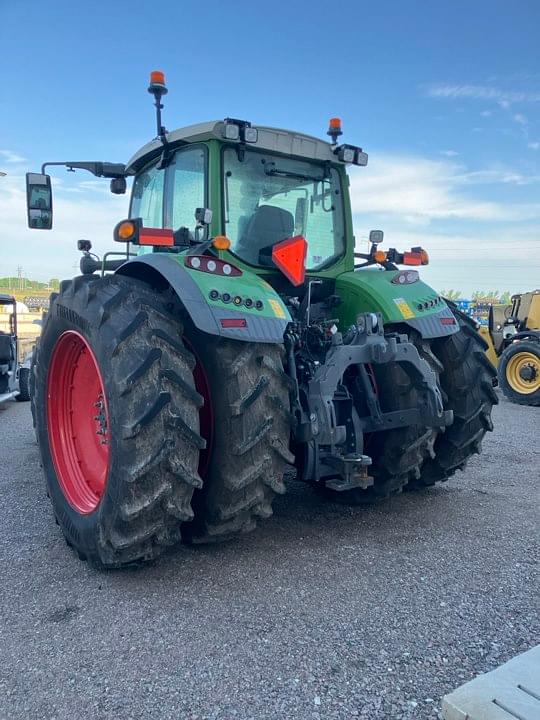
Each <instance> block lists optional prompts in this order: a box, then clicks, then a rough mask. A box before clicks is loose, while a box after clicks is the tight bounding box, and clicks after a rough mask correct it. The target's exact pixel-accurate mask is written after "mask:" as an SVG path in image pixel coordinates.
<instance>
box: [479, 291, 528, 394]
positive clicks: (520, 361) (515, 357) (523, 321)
mask: <svg viewBox="0 0 540 720" xmlns="http://www.w3.org/2000/svg"><path fill="white" fill-rule="evenodd" d="M480 333H481V335H482V337H483V338H484V340H485V341H486V342H487V344H488V349H487V350H486V355H487V356H488V358H489V360H490V361H491V362H492V363H493V365H495V367H497V373H498V376H499V385H500V387H501V389H502V391H503V392H504V394H505V395H506V397H507V398H508V399H509V400H511V401H512V402H516V403H519V404H521V405H540V290H533V291H532V292H528V293H522V294H520V295H513V296H512V304H511V305H492V306H491V307H490V311H489V318H488V327H485V326H483V327H481V328H480Z"/></svg>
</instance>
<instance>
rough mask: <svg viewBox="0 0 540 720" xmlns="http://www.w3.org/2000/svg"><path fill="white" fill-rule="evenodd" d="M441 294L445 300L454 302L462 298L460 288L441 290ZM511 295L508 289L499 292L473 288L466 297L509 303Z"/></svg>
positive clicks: (483, 302) (498, 303)
mask: <svg viewBox="0 0 540 720" xmlns="http://www.w3.org/2000/svg"><path fill="white" fill-rule="evenodd" d="M441 295H442V296H443V297H444V298H447V300H453V301H454V302H455V301H456V300H462V299H463V298H462V292H461V290H441ZM511 297H512V294H511V293H510V292H509V291H508V290H506V291H505V292H500V291H499V290H488V291H486V290H475V291H474V292H473V294H472V295H471V297H470V298H466V299H467V300H469V299H470V300H472V301H473V302H475V303H482V304H487V303H490V304H491V305H510V303H511V302H512V300H511Z"/></svg>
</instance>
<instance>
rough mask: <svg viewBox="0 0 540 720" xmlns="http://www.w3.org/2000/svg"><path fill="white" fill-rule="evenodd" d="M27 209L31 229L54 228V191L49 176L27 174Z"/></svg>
mask: <svg viewBox="0 0 540 720" xmlns="http://www.w3.org/2000/svg"><path fill="white" fill-rule="evenodd" d="M26 209H27V213H28V227H29V228H32V229H33V230H50V229H51V228H52V218H53V212H52V189H51V178H50V176H49V175H41V174H38V173H26Z"/></svg>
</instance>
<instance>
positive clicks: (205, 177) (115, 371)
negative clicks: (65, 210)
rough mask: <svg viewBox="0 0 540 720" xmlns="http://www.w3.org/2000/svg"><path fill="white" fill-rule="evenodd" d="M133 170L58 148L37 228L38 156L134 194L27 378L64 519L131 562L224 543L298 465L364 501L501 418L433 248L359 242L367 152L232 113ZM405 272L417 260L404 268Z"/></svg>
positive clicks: (167, 142) (95, 548) (300, 473)
mask: <svg viewBox="0 0 540 720" xmlns="http://www.w3.org/2000/svg"><path fill="white" fill-rule="evenodd" d="M148 89H149V91H150V92H151V93H152V94H153V95H154V98H155V105H156V110H157V137H156V138H155V139H154V140H153V141H152V142H150V143H148V144H147V145H145V146H144V147H143V148H142V149H141V150H139V152H137V153H136V154H135V155H134V156H133V157H132V158H131V160H129V162H128V163H127V164H126V165H123V164H115V163H104V162H61V163H46V164H45V165H44V166H43V167H42V170H41V173H39V174H37V173H36V174H29V175H28V176H27V204H28V220H29V225H30V227H34V228H42V229H48V228H50V227H51V226H52V193H51V181H50V177H49V176H48V175H47V174H45V168H46V166H47V165H64V166H66V167H67V168H68V169H84V170H88V171H90V172H92V173H93V174H94V175H96V176H98V177H106V178H110V180H111V190H112V192H115V193H122V192H126V187H127V183H126V180H127V178H129V177H132V178H133V184H132V193H131V204H130V210H129V218H128V219H127V220H124V221H122V222H120V223H119V224H118V225H117V226H116V228H115V230H114V240H115V241H117V242H119V243H122V250H121V252H117V253H107V254H106V255H105V256H104V257H103V258H98V257H97V256H95V255H93V254H92V252H91V243H90V242H89V241H86V240H83V241H79V243H78V247H79V250H80V251H82V253H83V255H82V259H81V274H80V275H79V276H78V277H75V278H73V279H71V280H65V281H63V282H62V284H61V287H60V292H59V293H58V294H53V296H52V297H51V305H50V312H49V313H48V315H47V317H46V321H45V324H44V327H43V332H42V336H41V340H40V343H39V345H38V348H37V352H36V354H35V358H34V362H33V373H32V378H31V381H32V388H33V391H32V398H33V406H34V407H33V410H34V418H35V424H36V432H37V436H38V442H39V447H40V452H41V458H42V463H43V468H44V472H45V476H46V480H47V486H48V491H49V495H50V499H51V502H52V505H53V509H54V513H55V516H56V520H57V522H58V524H59V525H60V527H61V529H62V531H63V533H64V535H65V538H66V540H67V542H68V544H69V545H70V546H72V547H73V548H74V550H75V551H76V552H77V553H78V555H79V557H80V558H82V559H86V560H88V561H89V562H91V563H93V564H95V565H97V566H100V567H119V566H123V565H126V564H130V563H133V562H140V561H143V560H148V559H151V558H154V557H156V556H157V555H159V553H161V552H162V551H163V549H164V548H166V547H168V546H171V545H173V544H175V543H177V542H178V541H180V540H183V541H184V542H205V541H213V540H219V539H223V538H228V537H231V536H234V535H237V534H239V533H244V532H246V531H249V530H251V529H252V528H254V527H255V525H256V523H257V521H258V520H259V519H261V518H268V517H269V516H270V515H271V514H272V500H273V499H274V497H275V495H276V494H281V493H284V492H285V485H284V482H283V478H284V474H285V472H286V471H287V469H288V468H290V466H294V467H295V468H296V473H297V477H298V478H299V479H300V480H303V481H305V482H307V483H310V484H312V485H314V486H317V487H320V488H321V489H323V490H324V493H326V494H328V495H329V496H330V497H331V498H333V499H337V500H341V501H344V502H349V503H354V504H359V503H366V502H371V501H374V500H377V499H381V498H387V497H389V496H390V495H392V494H394V493H399V492H400V491H402V490H404V489H415V488H423V487H427V486H431V485H433V484H434V483H436V482H437V481H442V480H446V479H448V478H449V477H450V476H451V475H452V474H453V473H454V472H455V471H456V470H458V469H463V467H464V466H465V463H466V462H467V460H468V458H469V457H470V456H471V455H473V454H474V453H478V452H479V451H480V445H481V441H482V438H483V436H484V434H485V433H486V431H488V430H491V429H492V427H493V426H492V422H491V410H492V406H493V405H494V403H496V402H497V397H496V394H495V392H494V390H493V380H494V374H495V373H494V369H493V367H492V365H491V363H490V362H489V361H488V360H487V358H486V356H485V352H484V351H485V348H486V344H485V342H484V341H483V340H482V338H481V337H480V336H479V335H478V334H477V332H476V330H475V326H474V323H473V322H472V321H471V320H470V319H469V318H467V317H466V316H464V315H463V314H461V313H460V312H458V311H457V310H456V309H455V308H454V307H452V306H449V304H448V303H446V302H445V301H444V300H443V298H441V297H440V296H439V295H438V294H437V292H435V291H434V290H432V289H431V288H430V287H428V286H427V285H425V284H424V283H423V282H422V281H421V279H420V277H419V274H418V267H419V266H421V265H423V264H426V263H427V262H428V258H427V253H426V252H425V251H424V250H422V249H421V248H413V249H412V250H411V251H408V252H398V251H397V250H395V249H391V250H388V251H386V252H384V251H382V250H380V247H379V246H380V242H381V240H382V233H381V232H380V231H373V232H372V233H371V247H370V249H369V252H366V253H357V252H355V247H354V236H353V227H352V215H351V205H350V199H349V190H348V187H349V183H348V177H347V174H346V168H347V165H349V164H356V165H366V163H367V155H366V154H365V153H364V152H363V151H362V150H361V149H360V148H358V147H355V146H353V145H348V144H338V138H339V136H340V135H341V126H340V122H339V120H337V119H333V120H331V122H330V128H329V131H328V134H329V135H330V138H331V142H324V141H322V140H319V139H317V138H315V137H310V136H307V135H303V134H299V133H296V132H292V131H288V130H279V129H274V128H269V127H262V126H255V125H252V124H251V123H250V122H247V121H244V120H238V119H233V118H226V119H225V120H223V121H217V122H207V123H202V124H200V125H194V126H190V127H186V128H183V129H180V130H176V131H174V132H167V131H166V130H165V128H164V127H163V126H162V124H161V109H162V107H163V106H162V102H161V101H162V97H163V95H164V94H165V93H166V92H167V88H166V86H165V80H164V77H163V74H162V73H159V72H155V73H152V75H151V82H150V87H149V88H148ZM398 265H403V266H405V267H404V269H399V268H398Z"/></svg>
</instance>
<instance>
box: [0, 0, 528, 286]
mask: <svg viewBox="0 0 540 720" xmlns="http://www.w3.org/2000/svg"><path fill="white" fill-rule="evenodd" d="M539 27H540V3H538V2H536V1H535V0H531V1H530V2H527V1H523V0H517V1H514V2H512V3H510V2H507V1H506V0H505V1H504V2H502V1H500V0H491V1H490V2H484V1H483V0H478V1H474V0H469V1H468V2H462V1H460V0H453V1H452V2H445V3H443V2H428V1H425V2H420V1H418V0H417V1H411V2H406V1H402V2H397V1H396V2H389V1H388V0H380V1H379V2H377V3H367V2H334V3H328V2H321V1H320V0H312V1H311V2H295V0H289V2H281V1H277V2H272V3H264V4H263V3H260V2H256V1H254V2H252V3H238V2H236V3H234V2H225V1H222V2H214V1H213V0H207V2H204V3H201V2H191V0H189V1H177V2H170V1H168V0H163V1H162V2H161V3H148V2H136V0H132V1H131V2H125V1H124V0H120V1H117V2H102V1H101V0H94V2H92V3H84V4H83V3H80V2H73V0H72V1H71V2H63V1H62V0H49V2H48V3H43V2H39V3H38V2H34V1H33V0H27V1H26V2H24V3H23V2H14V1H13V0H0V49H1V53H2V62H1V63H0V87H1V88H2V90H1V91H0V170H4V171H5V172H7V173H8V175H7V177H5V178H0V230H1V240H0V242H1V245H0V275H3V274H8V273H9V274H15V273H16V267H17V265H18V264H21V265H22V266H23V267H24V270H25V272H26V273H27V274H28V275H31V276H33V277H39V278H41V279H47V278H48V277H51V276H55V277H58V276H60V277H62V276H68V275H70V274H73V272H74V270H73V265H74V263H75V262H76V261H77V260H78V257H77V252H76V250H75V241H76V240H77V239H78V238H80V237H88V238H90V239H91V240H92V241H93V242H94V246H95V247H96V248H97V249H98V250H104V249H106V248H107V247H110V246H111V232H112V228H113V226H114V224H115V223H116V222H117V220H119V219H121V218H122V217H124V216H125V215H126V209H127V200H126V198H124V197H113V196H111V195H110V194H109V193H108V186H107V182H106V181H97V182H96V181H95V179H94V178H92V176H90V175H88V174H84V173H77V174H75V175H73V174H66V173H65V172H63V171H59V172H58V173H56V174H55V177H54V183H55V229H54V230H53V231H52V232H50V233H45V232H36V231H33V232H31V231H29V230H27V229H26V221H25V215H24V182H23V176H24V172H26V171H27V170H30V169H31V170H37V169H38V168H39V166H40V165H41V163H42V162H43V161H44V160H63V159H72V160H76V159H82V160H111V161H118V162H121V161H125V160H126V159H127V158H128V157H129V156H130V155H131V154H132V153H133V152H134V151H135V150H136V149H137V148H138V147H139V146H140V145H142V144H143V143H145V142H146V141H147V140H149V139H150V138H151V137H152V136H153V134H154V117H153V111H152V106H151V98H150V96H149V95H148V93H147V92H146V86H147V78H148V73H149V71H150V70H152V69H162V70H164V71H165V72H166V74H167V83H168V86H169V94H168V95H167V97H166V98H165V101H166V108H165V115H164V121H165V124H166V126H167V127H168V128H169V129H174V128H176V127H181V126H182V125H186V124H190V123H193V122H198V121H201V120H207V119H214V118H220V117H224V116H226V115H231V116H236V117H245V118H247V119H250V120H252V121H253V122H254V123H259V124H263V125H273V126H278V127H286V128H291V129H296V130H299V131H302V132H306V133H309V134H314V135H318V136H321V137H325V132H326V128H327V121H328V118H329V117H330V116H334V115H337V116H340V117H342V118H343V123H344V130H345V137H344V139H345V140H346V141H349V142H351V143H355V144H359V145H362V146H363V147H364V149H365V150H366V151H367V152H368V153H369V155H370V161H369V165H368V167H367V168H361V169H356V170H354V171H353V172H352V173H351V174H352V183H351V191H352V199H353V209H354V213H355V218H354V220H355V232H356V237H357V244H359V245H361V243H362V242H364V240H363V238H365V237H366V236H367V234H368V232H369V230H370V229H371V228H382V229H383V230H385V232H386V238H385V244H386V245H387V246H399V247H401V248H404V247H406V246H410V245H411V244H422V245H423V246H424V247H427V248H428V250H429V251H430V254H431V258H432V263H431V265H430V266H429V268H427V269H426V272H425V273H424V275H425V278H426V280H427V281H429V282H431V283H432V284H434V285H435V286H436V287H437V288H438V289H448V288H460V289H461V290H462V291H463V292H464V294H469V293H470V292H471V291H472V290H473V289H475V288H477V289H483V290H487V289H494V288H498V289H500V290H510V291H513V292H515V291H521V290H526V289H531V288H532V287H538V286H539V285H540V52H539V49H538V38H539V32H540V31H539Z"/></svg>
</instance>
